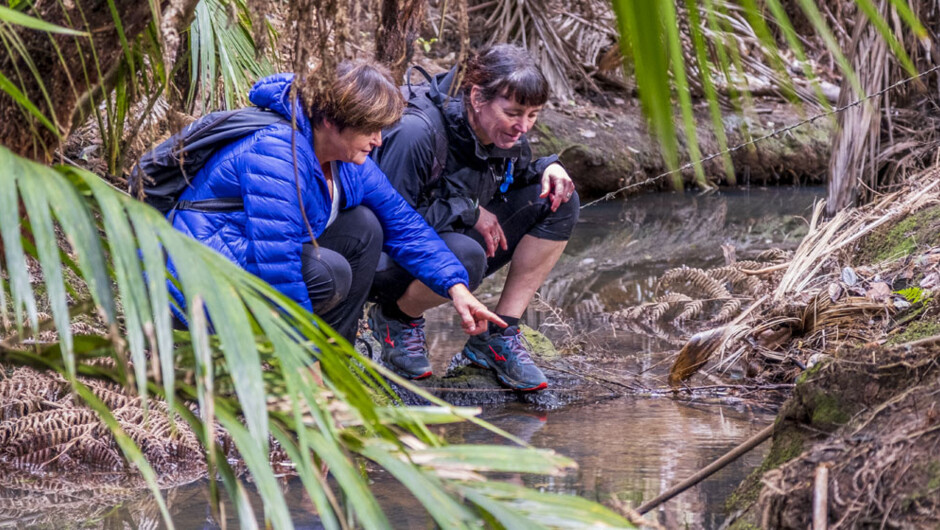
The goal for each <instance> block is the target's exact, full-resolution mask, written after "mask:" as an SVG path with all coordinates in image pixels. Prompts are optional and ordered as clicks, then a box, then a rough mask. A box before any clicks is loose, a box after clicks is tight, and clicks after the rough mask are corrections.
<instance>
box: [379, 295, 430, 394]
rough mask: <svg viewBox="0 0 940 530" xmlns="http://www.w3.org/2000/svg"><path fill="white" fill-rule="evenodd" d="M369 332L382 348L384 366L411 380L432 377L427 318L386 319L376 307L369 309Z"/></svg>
mask: <svg viewBox="0 0 940 530" xmlns="http://www.w3.org/2000/svg"><path fill="white" fill-rule="evenodd" d="M369 329H371V330H372V336H373V337H375V340H377V341H378V342H379V344H381V345H382V362H383V363H385V366H387V367H389V368H391V369H392V370H393V371H394V372H395V373H397V374H399V375H401V376H403V377H407V378H408V379H424V378H425V377H428V376H430V375H431V362H430V361H428V346H427V341H426V340H425V336H424V318H418V319H415V320H411V321H408V322H402V321H400V320H396V319H394V318H388V317H386V316H385V315H384V314H383V313H382V309H381V308H380V307H379V306H378V305H373V306H372V307H370V308H369Z"/></svg>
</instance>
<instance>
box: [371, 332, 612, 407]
mask: <svg viewBox="0 0 940 530" xmlns="http://www.w3.org/2000/svg"><path fill="white" fill-rule="evenodd" d="M522 329H523V333H524V334H525V337H526V339H527V340H529V342H530V344H531V345H532V349H533V359H534V360H535V362H536V364H538V366H539V367H540V368H541V369H542V371H543V372H544V373H545V377H546V378H547V379H548V388H547V389H545V390H542V391H539V392H520V391H517V390H512V389H508V388H505V387H503V386H502V385H501V384H500V383H499V380H498V379H497V378H496V376H495V375H494V374H493V372H491V371H490V370H486V369H482V368H478V367H476V366H474V365H472V364H470V362H469V361H468V360H466V359H465V358H464V357H463V355H462V354H460V353H458V354H457V355H455V356H454V357H453V359H452V360H451V362H450V365H449V366H448V367H447V369H446V371H445V373H444V374H443V375H442V376H439V375H437V374H435V375H432V376H431V377H428V378H426V379H422V380H420V381H415V382H414V383H415V384H416V385H417V386H420V387H422V388H423V389H424V390H426V391H428V392H430V393H431V394H433V395H434V396H436V397H438V398H440V399H443V400H444V401H446V402H448V403H450V404H452V405H457V406H461V407H466V406H481V407H483V406H493V405H504V404H508V403H526V404H529V405H532V406H533V407H535V408H537V409H540V410H550V409H556V408H559V407H564V406H568V405H572V404H575V403H581V402H585V401H588V400H590V401H597V400H598V399H612V398H615V397H618V396H619V395H620V394H619V393H617V392H612V391H611V390H610V389H608V388H603V387H599V386H598V385H597V384H595V383H594V382H592V381H591V380H589V379H587V378H585V377H581V376H579V375H577V373H578V372H577V368H576V367H575V366H573V365H572V364H571V363H569V362H568V360H566V359H565V358H564V357H563V356H562V355H561V354H560V353H559V352H558V351H557V350H556V349H555V346H554V345H553V344H552V342H551V341H550V340H549V339H548V338H546V337H545V336H544V335H542V334H541V333H539V332H538V331H535V330H533V329H531V328H528V327H526V326H522ZM357 345H358V347H359V350H360V352H362V353H363V354H365V355H371V358H372V360H374V361H376V362H381V359H380V352H381V347H380V346H379V343H378V342H377V341H375V339H373V338H372V337H371V335H368V334H363V336H361V337H360V340H359V341H358V342H357ZM367 345H368V346H367ZM389 383H390V385H391V387H392V389H393V390H394V391H395V392H396V393H397V394H398V395H399V396H400V397H401V398H402V401H403V402H404V403H405V404H406V405H427V404H428V402H427V400H425V399H424V398H423V397H421V396H420V395H418V394H416V393H414V392H411V391H410V390H408V389H406V388H403V387H401V386H399V385H396V384H394V383H392V382H389Z"/></svg>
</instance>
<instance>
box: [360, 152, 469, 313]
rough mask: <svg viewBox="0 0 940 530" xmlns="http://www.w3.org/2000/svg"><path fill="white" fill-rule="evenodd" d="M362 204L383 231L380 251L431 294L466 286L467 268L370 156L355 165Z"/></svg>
mask: <svg viewBox="0 0 940 530" xmlns="http://www.w3.org/2000/svg"><path fill="white" fill-rule="evenodd" d="M359 169H360V171H361V174H360V178H361V179H362V182H363V185H364V195H363V200H362V203H363V204H364V205H366V206H367V207H368V208H369V209H371V210H372V211H373V212H375V214H376V217H378V218H379V222H380V223H381V224H382V229H383V230H384V232H385V244H384V250H385V252H388V254H389V255H390V256H391V257H392V259H394V260H395V261H396V262H397V263H398V264H400V265H401V266H402V267H404V268H405V270H407V271H408V272H410V273H411V274H412V275H413V276H414V277H415V278H418V279H419V280H421V281H422V282H423V283H424V284H425V285H427V286H428V287H430V288H431V289H432V290H433V291H434V292H435V293H437V294H439V295H441V296H443V297H448V294H447V290H448V289H450V288H451V287H453V286H454V285H457V284H458V283H462V284H464V285H469V284H470V281H469V279H468V278H469V277H468V276H467V270H466V269H465V268H464V266H463V265H462V264H461V263H460V261H459V260H458V259H457V257H456V256H454V254H453V253H452V252H451V251H450V249H448V248H447V245H446V244H445V243H444V241H443V240H441V238H440V237H439V236H438V235H437V232H435V231H434V230H433V229H432V228H431V227H430V226H428V224H427V223H426V222H425V220H424V219H423V218H422V217H421V216H420V215H418V213H417V212H415V211H414V209H412V208H411V206H409V205H408V203H407V202H405V200H404V199H403V198H402V196H401V195H399V194H398V192H397V191H395V188H393V187H392V185H391V184H390V183H389V181H388V179H387V178H386V177H385V175H384V174H383V173H382V171H381V170H380V169H379V168H378V166H376V165H375V162H373V161H372V159H366V162H365V164H363V165H362V166H360V167H359Z"/></svg>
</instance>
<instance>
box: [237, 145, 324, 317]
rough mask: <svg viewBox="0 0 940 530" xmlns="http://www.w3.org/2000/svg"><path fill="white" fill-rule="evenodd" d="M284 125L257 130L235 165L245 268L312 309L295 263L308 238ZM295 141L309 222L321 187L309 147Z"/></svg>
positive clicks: (316, 209)
mask: <svg viewBox="0 0 940 530" xmlns="http://www.w3.org/2000/svg"><path fill="white" fill-rule="evenodd" d="M285 129H286V128H281V127H278V128H269V129H266V130H265V131H261V132H259V133H257V134H259V135H261V137H260V138H258V141H256V142H254V143H253V144H252V145H251V146H250V147H249V148H248V149H247V150H246V151H245V152H244V153H242V154H241V157H240V160H239V162H240V163H239V164H238V167H237V169H238V171H239V174H240V183H241V191H242V197H243V198H244V203H245V216H246V222H245V232H246V238H247V249H246V268H247V270H248V271H249V272H251V273H253V274H255V275H256V276H258V277H259V278H261V279H263V280H265V281H266V282H268V283H269V284H271V285H272V286H273V287H274V288H276V289H277V290H278V291H280V292H282V293H284V294H285V295H287V296H289V297H290V298H292V299H293V300H295V301H296V302H297V303H298V304H300V305H301V306H303V307H304V308H306V309H307V310H308V311H312V309H313V308H312V306H311V303H310V297H309V294H308V292H307V288H306V285H305V284H304V281H303V276H302V274H301V261H300V260H301V258H300V255H301V247H302V245H303V243H304V241H307V240H309V239H310V236H309V232H308V230H307V228H306V226H305V224H304V219H303V215H302V213H301V207H302V206H301V201H300V200H299V199H298V189H297V183H296V181H295V172H294V165H293V161H294V158H295V157H294V154H293V153H292V149H291V141H290V138H289V136H290V134H291V131H290V129H286V130H285ZM285 136H287V138H285ZM296 145H297V152H296V160H297V178H298V179H299V181H300V196H301V197H302V202H303V207H304V208H305V209H306V210H307V213H308V219H309V220H310V222H311V223H314V222H315V220H316V219H318V218H319V212H322V211H323V208H324V204H325V202H324V200H323V196H322V193H323V192H325V185H324V186H323V189H322V190H320V187H319V186H317V182H318V181H316V180H315V179H316V174H317V173H316V172H315V171H314V170H313V167H314V163H315V158H314V157H313V154H312V149H310V148H309V146H307V148H306V149H304V148H303V142H297V143H296ZM315 235H318V234H315Z"/></svg>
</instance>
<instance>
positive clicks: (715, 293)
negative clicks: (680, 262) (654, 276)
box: [658, 267, 731, 299]
mask: <svg viewBox="0 0 940 530" xmlns="http://www.w3.org/2000/svg"><path fill="white" fill-rule="evenodd" d="M658 290H659V291H665V290H671V291H673V292H683V293H685V294H688V295H690V296H691V295H700V296H701V297H702V298H711V299H723V298H731V293H730V292H728V289H726V288H725V287H724V285H722V284H721V282H719V281H717V280H715V279H714V278H712V277H710V276H709V275H708V273H706V272H705V271H703V270H702V269H693V268H689V267H679V268H676V269H670V270H668V271H666V272H665V273H664V274H663V275H662V277H660V279H659V287H658Z"/></svg>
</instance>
